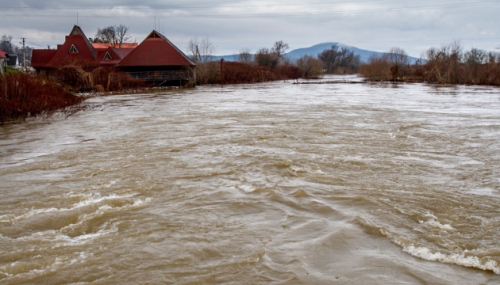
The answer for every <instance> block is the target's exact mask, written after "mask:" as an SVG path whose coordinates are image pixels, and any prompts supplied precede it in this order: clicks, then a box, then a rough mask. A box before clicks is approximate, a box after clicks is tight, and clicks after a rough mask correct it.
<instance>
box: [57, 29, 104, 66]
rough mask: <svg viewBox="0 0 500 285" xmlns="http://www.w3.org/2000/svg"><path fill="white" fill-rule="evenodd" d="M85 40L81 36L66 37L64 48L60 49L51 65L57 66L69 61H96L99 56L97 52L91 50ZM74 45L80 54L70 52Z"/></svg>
mask: <svg viewBox="0 0 500 285" xmlns="http://www.w3.org/2000/svg"><path fill="white" fill-rule="evenodd" d="M85 40H86V38H84V37H83V36H81V35H69V36H66V41H65V42H64V44H63V45H62V46H60V47H58V49H57V53H56V54H55V55H54V58H53V59H52V61H51V62H50V65H55V64H57V63H58V62H62V61H66V60H68V59H70V60H71V59H75V60H82V61H95V60H96V56H97V55H96V51H95V50H94V48H93V47H92V46H91V47H92V49H89V47H88V46H87V44H86V41H85ZM87 41H88V40H87ZM72 45H74V46H75V47H76V49H77V50H78V53H70V52H69V51H70V49H71V46H72Z"/></svg>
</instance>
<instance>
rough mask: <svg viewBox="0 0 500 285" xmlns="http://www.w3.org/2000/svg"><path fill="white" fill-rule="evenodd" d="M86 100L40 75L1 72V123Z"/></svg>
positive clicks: (42, 113)
mask: <svg viewBox="0 0 500 285" xmlns="http://www.w3.org/2000/svg"><path fill="white" fill-rule="evenodd" d="M83 100H84V99H83V98H81V97H78V96H76V95H73V94H71V93H70V92H68V91H66V90H64V89H63V88H62V87H61V86H60V85H58V84H56V83H54V82H51V81H49V80H46V79H45V78H42V77H40V76H32V75H28V74H23V73H9V74H6V75H4V76H0V124H1V123H4V122H6V121H10V120H19V119H21V120H22V119H26V118H28V117H30V116H38V115H49V114H51V113H53V112H55V111H57V110H59V109H61V108H65V107H68V106H72V105H75V104H78V103H80V102H82V101H83Z"/></svg>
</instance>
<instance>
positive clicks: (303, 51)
mask: <svg viewBox="0 0 500 285" xmlns="http://www.w3.org/2000/svg"><path fill="white" fill-rule="evenodd" d="M334 44H337V45H338V46H340V47H346V48H348V49H349V50H351V51H353V52H354V54H356V55H359V57H360V59H361V61H362V62H367V61H368V59H369V58H370V56H372V55H377V56H381V55H383V54H384V53H382V52H377V51H370V50H365V49H360V48H357V47H353V46H348V45H344V44H341V43H335V42H327V43H320V44H317V45H314V46H311V47H308V48H299V49H294V50H292V51H290V52H288V53H287V54H286V55H287V56H288V57H289V58H290V59H292V60H297V59H299V58H300V57H302V56H304V55H310V56H317V55H318V54H319V53H320V52H322V51H324V50H326V49H330V48H331V47H332V45H334ZM221 58H223V59H224V60H226V61H237V60H238V55H237V54H232V55H223V56H214V60H220V59H221ZM408 58H409V60H410V63H415V61H417V60H418V58H415V57H411V56H409V57H408Z"/></svg>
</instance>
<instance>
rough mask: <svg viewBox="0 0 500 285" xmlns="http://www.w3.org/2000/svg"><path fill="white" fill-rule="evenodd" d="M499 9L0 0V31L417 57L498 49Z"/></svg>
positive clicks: (221, 0) (386, 2) (425, 4)
mask: <svg viewBox="0 0 500 285" xmlns="http://www.w3.org/2000/svg"><path fill="white" fill-rule="evenodd" d="M499 15H500V0H432V1H431V0H420V1H406V0H402V1H396V0H352V1H346V0H331V1H327V0H304V1H299V0H287V1H285V0H274V1H259V0H248V1H245V0H241V1H238V0H215V1H201V0H182V1H180V0H141V1H137V0H134V1H131V0H124V1H103V0H100V1H98V0H72V1H66V0H46V1H44V0H26V1H13V0H8V1H7V0H0V35H12V36H13V37H14V41H15V42H14V43H15V44H18V43H19V41H20V38H23V37H24V38H26V41H27V45H29V46H32V47H35V48H46V47H47V45H50V46H51V47H55V45H57V44H61V43H63V42H64V36H65V35H67V34H68V33H69V32H70V31H71V29H72V27H73V25H75V24H77V23H78V24H79V26H80V27H82V29H83V31H84V32H85V33H86V35H87V37H94V35H95V33H96V31H97V29H98V28H99V27H105V26H109V25H119V24H124V25H126V26H128V27H129V28H130V30H129V32H130V34H131V36H132V38H133V40H135V41H137V42H138V43H140V42H141V41H142V40H143V39H144V38H145V37H146V36H147V34H149V32H151V30H153V29H155V28H156V29H157V30H158V31H160V32H161V33H162V34H164V35H165V36H166V37H167V38H169V39H170V40H171V41H172V42H173V43H174V44H175V45H177V46H178V48H180V49H181V50H183V51H186V50H187V43H188V41H189V40H190V39H193V38H198V39H201V38H205V37H207V38H209V39H210V41H211V42H212V43H213V44H214V45H215V46H216V54H217V55H226V54H235V53H238V52H239V51H240V50H242V49H243V48H247V49H249V50H250V51H251V52H255V51H256V50H258V49H259V48H262V47H271V46H272V44H273V43H274V42H275V41H277V40H283V41H284V42H286V43H288V44H289V46H290V50H293V49H297V48H303V47H310V46H312V45H315V44H319V43H323V42H340V43H343V44H346V45H350V46H355V47H358V48H362V49H368V50H374V51H382V52H384V51H388V50H389V49H390V48H391V47H400V48H403V49H404V50H405V51H406V52H407V53H408V54H409V55H412V56H416V57H419V56H421V55H422V54H424V52H425V51H426V50H427V49H428V48H429V47H441V46H443V45H446V44H449V43H451V42H452V41H459V42H460V43H461V44H462V46H463V47H464V48H465V49H470V48H472V47H474V48H480V49H484V50H487V51H500V50H499V49H496V48H499V47H500V16H499ZM290 50H289V51H290Z"/></svg>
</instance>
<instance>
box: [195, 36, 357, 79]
mask: <svg viewBox="0 0 500 285" xmlns="http://www.w3.org/2000/svg"><path fill="white" fill-rule="evenodd" d="M288 49H289V45H288V44H287V43H285V42H284V41H282V40H279V41H276V42H275V43H274V44H273V46H272V47H270V48H267V47H263V48H261V49H259V50H258V51H257V52H256V53H255V54H252V53H250V50H248V49H247V48H244V49H242V50H240V53H239V54H238V58H237V61H236V62H223V61H221V62H220V63H218V62H216V61H214V60H213V54H214V53H215V46H214V44H213V43H212V42H211V41H210V40H209V39H208V38H204V39H201V40H198V39H196V38H195V39H192V40H190V41H189V43H188V48H187V50H188V54H189V57H190V58H191V59H192V60H193V61H194V62H195V63H196V82H197V84H214V83H217V82H218V81H225V82H228V81H229V80H228V77H230V78H233V80H232V81H236V82H238V83H245V82H248V83H251V82H261V81H267V80H263V78H262V76H260V75H261V74H262V73H264V72H267V73H272V74H274V75H275V76H272V78H276V79H297V78H305V79H315V78H320V77H322V76H323V74H325V73H331V74H354V73H357V72H358V71H359V67H360V64H361V60H360V57H359V56H358V55H355V54H354V52H353V51H351V50H349V49H348V48H345V47H340V46H338V45H336V44H334V45H332V46H331V48H329V49H326V50H324V51H323V52H321V53H320V54H318V56H317V57H313V56H309V55H305V56H302V57H301V58H299V59H298V60H296V61H293V60H291V59H289V58H288V57H287V56H286V51H287V50H288ZM224 67H225V68H224ZM242 69H245V70H246V71H247V74H244V72H243V71H242ZM248 73H252V74H254V75H257V77H258V78H252V76H250V75H249V74H248ZM237 77H239V79H236V78H237ZM232 81H231V82H232Z"/></svg>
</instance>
